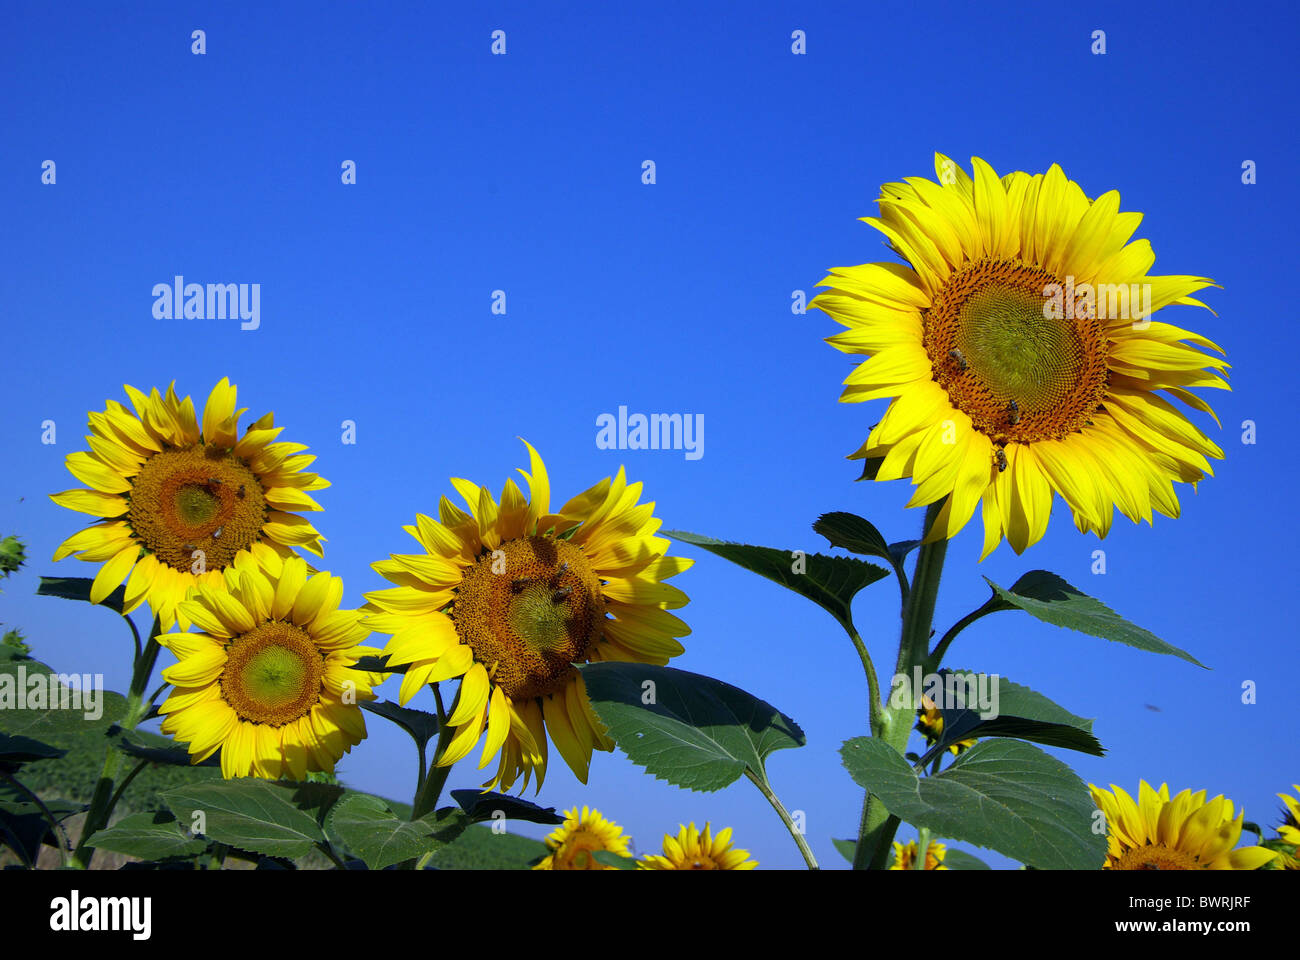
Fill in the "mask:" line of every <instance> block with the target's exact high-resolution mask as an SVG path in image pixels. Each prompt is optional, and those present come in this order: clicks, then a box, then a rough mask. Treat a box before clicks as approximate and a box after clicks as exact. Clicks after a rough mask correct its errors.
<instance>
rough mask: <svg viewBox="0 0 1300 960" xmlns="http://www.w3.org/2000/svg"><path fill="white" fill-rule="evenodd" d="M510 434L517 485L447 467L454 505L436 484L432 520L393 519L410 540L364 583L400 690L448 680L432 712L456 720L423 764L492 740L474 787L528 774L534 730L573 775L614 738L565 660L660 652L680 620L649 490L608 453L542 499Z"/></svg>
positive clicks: (536, 739) (672, 650) (534, 463)
mask: <svg viewBox="0 0 1300 960" xmlns="http://www.w3.org/2000/svg"><path fill="white" fill-rule="evenodd" d="M525 446H527V447H528V453H529V457H530V464H531V465H530V470H531V472H525V471H523V470H520V471H519V472H520V474H522V475H523V477H524V479H525V480H526V481H527V482H528V488H529V492H530V496H529V497H528V498H525V497H524V495H523V493H522V492H521V491H520V489H519V487H518V486H516V485H515V482H514V481H513V480H506V483H505V488H504V489H503V491H502V493H501V501H500V503H498V502H497V501H495V500H494V499H493V498H492V494H491V493H490V492H489V491H488V490H487V489H486V488H480V487H478V486H476V485H475V484H473V483H470V482H469V481H468V480H460V479H453V480H452V481H451V483H452V485H453V486H454V487H455V488H456V489H457V490H458V491H459V492H460V494H461V496H462V497H464V498H465V501H466V503H467V505H468V507H469V512H468V513H466V512H465V511H463V510H460V509H459V508H457V507H456V506H455V505H454V504H452V503H451V501H450V500H448V499H447V498H446V497H443V498H442V501H441V503H440V504H439V508H438V510H439V517H440V519H439V520H433V519H431V518H430V517H426V516H423V515H417V517H416V524H415V526H407V527H405V528H404V529H405V530H406V531H407V533H409V534H411V535H412V536H413V537H415V538H416V540H418V541H419V543H420V545H421V547H422V548H423V550H424V552H423V553H418V554H393V555H392V559H390V560H383V561H380V562H378V563H376V564H374V568H375V570H376V571H378V572H379V573H380V574H381V575H382V576H384V577H385V578H386V579H388V580H389V581H391V582H393V583H395V584H397V586H395V587H393V588H391V589H386V590H378V591H375V592H374V593H369V594H366V599H367V600H368V601H370V603H371V605H373V607H375V608H376V609H377V610H378V611H380V612H378V613H375V614H373V615H371V616H370V617H368V618H367V621H366V622H367V625H368V626H369V627H370V628H371V629H373V630H375V631H376V632H378V633H386V634H390V635H391V636H392V640H390V641H389V642H388V645H387V646H386V647H385V648H384V653H385V654H387V656H388V662H389V664H390V665H400V664H406V665H407V671H406V676H405V677H404V678H403V681H402V687H401V692H400V695H399V698H400V700H401V702H402V703H403V704H405V703H406V702H407V701H409V700H410V699H411V698H412V697H413V696H415V694H416V693H417V692H418V691H419V690H420V689H421V688H422V687H423V686H424V685H425V684H428V683H434V682H438V681H442V680H451V679H453V678H459V679H460V688H459V690H458V692H457V697H456V703H455V706H454V707H453V709H452V710H451V713H450V715H449V717H448V721H447V722H448V725H449V727H452V728H455V734H454V736H452V738H451V740H450V741H449V742H448V744H447V747H446V750H445V751H444V752H443V753H442V755H441V757H440V759H439V760H438V764H439V765H441V766H448V765H450V764H453V763H455V762H456V761H458V760H460V759H461V758H463V757H464V756H466V755H467V754H468V753H469V752H470V750H472V749H473V748H474V745H475V744H477V743H478V741H479V739H480V738H483V739H484V741H485V742H484V744H483V753H482V756H481V758H480V761H479V768H480V769H482V768H483V767H485V766H487V764H488V762H489V761H490V760H491V759H492V758H493V757H494V756H496V755H497V753H498V752H499V753H500V760H499V762H498V765H497V772H496V775H495V777H493V779H492V780H491V781H490V782H489V784H488V785H489V786H493V787H496V786H500V787H501V788H502V789H507V790H508V789H509V788H510V787H511V786H512V785H513V784H514V782H515V781H516V779H517V778H518V777H519V775H520V774H521V773H522V774H523V775H524V784H525V786H526V785H527V783H528V777H529V776H530V775H531V774H532V773H533V772H534V771H535V772H536V773H537V786H538V788H540V787H541V782H542V778H543V777H544V776H545V773H546V758H547V747H546V737H547V734H548V733H549V735H550V738H551V740H552V741H553V742H554V743H555V746H556V748H557V749H558V750H559V752H560V756H562V757H563V758H564V761H565V762H566V763H567V764H568V765H569V767H570V769H572V770H573V773H574V775H575V776H576V777H577V778H578V779H579V780H581V781H583V782H584V783H585V782H586V780H587V768H588V765H589V764H590V762H591V753H592V751H593V750H612V749H613V748H614V744H613V741H612V740H610V739H609V737H608V736H606V733H605V728H604V727H603V725H602V724H601V723H600V721H599V720H598V719H597V718H596V715H595V713H594V712H593V711H592V708H591V702H590V701H589V700H588V698H587V691H586V687H585V685H584V684H583V681H582V675H581V674H580V673H579V672H578V670H577V669H576V668H575V667H574V666H573V664H575V663H583V662H588V661H598V660H624V661H632V662H637V663H654V664H665V663H667V662H668V660H669V658H671V657H675V656H677V655H678V654H680V653H682V652H683V648H682V645H681V644H680V643H678V642H677V639H676V638H677V637H684V636H686V635H687V634H689V633H690V629H689V628H688V627H687V626H686V624H685V623H683V622H682V621H681V620H679V619H678V618H677V617H675V616H673V615H672V614H671V613H669V612H668V610H670V609H673V608H677V607H681V606H683V605H684V604H685V603H686V602H687V597H686V594H684V593H682V591H680V590H678V589H677V588H676V587H673V586H671V585H670V584H667V583H665V582H664V581H665V580H667V579H668V578H669V577H673V576H676V575H677V574H679V573H681V572H682V571H683V570H685V569H687V568H688V567H689V566H690V565H691V563H692V561H690V560H687V559H684V558H681V557H670V556H668V555H667V553H668V548H669V547H670V546H671V541H669V540H667V539H665V538H663V537H657V536H655V532H656V531H657V530H658V529H659V526H660V523H661V521H659V520H657V519H656V518H655V516H654V504H653V503H638V502H637V501H638V500H639V499H640V496H641V484H640V483H634V484H629V483H628V482H627V480H626V478H625V476H624V473H623V469H622V468H621V467H620V468H619V471H618V475H617V476H615V477H614V478H613V480H610V479H609V478H608V477H607V478H606V479H604V480H602V481H601V482H600V483H598V484H596V485H595V486H594V487H592V488H591V489H589V490H587V491H586V492H585V493H581V494H579V495H578V496H576V497H574V498H573V499H572V500H570V501H569V502H568V503H566V504H565V505H564V506H563V507H561V508H560V510H559V512H558V513H551V512H550V481H549V480H548V478H547V474H546V467H545V465H544V464H543V463H542V458H541V457H540V456H539V455H538V453H537V451H536V450H534V449H533V448H532V446H530V445H528V444H527V443H526V442H525ZM485 733H486V737H484V734H485Z"/></svg>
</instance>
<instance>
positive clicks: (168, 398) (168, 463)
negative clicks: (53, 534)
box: [50, 378, 329, 630]
mask: <svg viewBox="0 0 1300 960" xmlns="http://www.w3.org/2000/svg"><path fill="white" fill-rule="evenodd" d="M125 390H126V393H127V395H128V396H129V397H130V398H131V402H132V403H133V404H134V405H135V413H132V412H131V411H129V410H127V408H126V407H125V406H123V405H122V404H120V403H117V402H116V401H114V400H110V401H108V404H107V407H106V409H105V410H104V412H103V413H95V412H92V413H91V414H90V436H88V437H87V438H86V439H87V441H89V443H90V452H88V453H87V452H85V451H79V452H77V453H73V454H69V455H68V459H67V466H68V470H69V471H70V472H71V473H72V475H73V476H75V477H76V478H77V479H78V480H80V481H81V482H82V483H85V484H86V485H87V486H88V487H89V488H90V489H84V490H67V491H65V492H63V493H56V494H52V495H51V497H50V499H51V500H53V501H54V502H55V503H57V504H59V505H61V506H64V507H68V508H69V509H71V510H77V511H79V512H81V513H88V514H90V515H91V516H93V517H98V518H99V522H97V523H95V524H94V525H92V526H90V527H87V528H86V529H85V530H82V531H81V532H80V533H76V534H74V535H73V536H71V537H69V538H68V539H67V540H65V541H64V542H63V544H62V545H61V546H60V547H59V549H58V550H56V551H55V553H54V559H55V560H61V559H63V558H64V557H66V556H68V555H70V554H74V553H75V554H77V555H78V556H79V557H80V559H82V560H89V561H92V562H95V563H102V564H103V566H102V567H100V569H99V572H98V573H97V574H96V575H95V579H94V583H93V584H92V585H91V588H90V599H91V600H92V601H93V602H94V603H99V602H101V601H102V600H104V598H106V597H107V596H108V595H109V594H111V593H112V592H113V590H114V588H116V587H117V586H118V585H119V584H120V583H121V582H122V581H123V580H126V591H125V592H126V599H125V604H124V608H123V609H124V612H126V613H130V612H131V611H132V610H135V609H136V608H137V607H138V606H139V605H140V604H141V603H143V602H145V601H146V600H147V601H148V602H149V606H150V607H151V608H152V609H153V611H154V613H155V614H156V615H157V616H158V618H159V620H160V621H161V625H162V629H163V630H170V629H171V628H172V626H173V625H175V624H177V623H179V624H180V626H181V628H182V629H185V628H187V627H188V623H187V622H186V620H185V618H184V615H183V614H180V613H179V612H178V611H177V605H178V604H179V603H180V602H181V601H182V600H184V599H185V596H186V593H187V592H188V591H189V589H190V588H191V587H193V586H196V585H199V584H207V585H209V586H212V587H220V586H221V584H222V583H223V582H224V581H223V577H222V574H223V572H224V571H226V570H229V569H231V568H232V567H233V566H234V564H235V561H236V560H237V559H239V558H240V557H248V556H251V557H253V558H256V559H257V560H258V561H259V562H260V563H262V564H263V565H266V564H273V565H275V566H276V567H277V568H278V566H279V563H280V561H281V560H282V559H283V558H284V557H287V556H290V555H291V554H292V553H293V548H294V547H302V548H303V549H305V550H309V551H311V552H312V553H315V554H317V555H319V554H320V553H321V541H322V537H321V536H320V534H318V533H317V532H316V531H315V530H314V529H312V526H311V524H310V523H308V522H307V520H306V519H304V518H303V517H301V516H299V515H298V513H296V512H291V511H304V510H319V509H321V507H320V505H319V504H318V503H316V501H315V500H313V499H312V498H311V497H310V496H309V495H308V493H307V491H309V490H322V489H324V488H325V487H328V486H329V481H327V480H322V479H321V478H320V477H318V476H317V475H316V474H314V473H303V472H302V471H303V468H304V467H306V466H307V465H308V464H310V463H311V462H312V461H313V460H315V459H316V458H315V457H313V456H307V455H304V454H302V453H301V451H303V450H306V449H307V448H306V447H305V446H303V445H302V444H298V443H276V442H273V441H275V438H276V437H277V436H278V435H279V433H280V431H281V430H282V429H284V428H283V427H277V426H275V425H274V415H273V414H270V413H268V414H266V415H265V416H263V417H262V418H261V419H259V420H257V421H255V422H253V423H251V424H249V425H248V428H247V430H246V431H245V433H244V435H243V436H242V437H240V436H239V433H238V426H239V418H240V416H241V415H242V414H243V413H244V411H243V410H236V409H235V388H234V387H232V386H231V385H230V382H229V380H227V379H225V378H222V380H221V382H220V383H218V384H217V385H216V386H215V387H214V388H213V389H212V393H211V395H210V396H209V397H208V402H207V406H206V407H205V408H204V411H203V418H202V421H201V422H200V421H199V420H198V418H197V417H196V416H195V412H194V404H193V402H192V401H191V400H190V398H189V397H186V398H185V399H184V400H180V399H178V398H177V396H176V391H175V385H174V384H173V385H172V386H169V387H168V388H167V393H166V395H165V396H164V395H161V394H159V392H158V390H157V388H154V390H153V391H152V393H150V395H149V396H145V395H144V394H143V393H141V392H140V391H139V390H137V389H135V388H134V387H131V386H127V387H125Z"/></svg>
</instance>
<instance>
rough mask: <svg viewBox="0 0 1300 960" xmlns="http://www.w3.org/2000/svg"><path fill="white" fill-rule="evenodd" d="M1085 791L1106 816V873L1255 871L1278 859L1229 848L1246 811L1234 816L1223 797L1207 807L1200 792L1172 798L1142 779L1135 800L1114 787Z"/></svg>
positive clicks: (1272, 854) (1258, 851)
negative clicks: (1120, 871)
mask: <svg viewBox="0 0 1300 960" xmlns="http://www.w3.org/2000/svg"><path fill="white" fill-rule="evenodd" d="M1089 789H1091V791H1092V799H1093V802H1094V803H1096V804H1097V809H1099V810H1101V811H1102V812H1103V813H1104V814H1105V815H1106V826H1107V849H1106V862H1105V864H1104V865H1103V866H1104V867H1105V869H1107V870H1255V869H1258V868H1259V867H1261V866H1263V865H1264V864H1266V863H1268V862H1269V861H1271V860H1272V859H1274V858H1275V857H1276V856H1277V853H1276V852H1274V851H1272V850H1268V849H1266V848H1264V847H1260V846H1254V847H1242V848H1240V849H1233V848H1234V847H1236V846H1237V841H1238V840H1240V839H1241V829H1242V824H1243V823H1244V822H1245V812H1244V811H1242V812H1239V813H1237V814H1236V816H1234V815H1233V812H1232V801H1231V800H1229V799H1227V798H1226V797H1224V796H1223V795H1219V796H1217V797H1215V798H1214V799H1213V800H1210V801H1209V802H1208V803H1207V802H1206V800H1205V791H1204V790H1200V791H1197V792H1196V793H1192V791H1191V790H1184V791H1183V792H1182V793H1180V794H1178V795H1177V796H1175V797H1174V798H1173V799H1172V800H1171V799H1170V797H1169V787H1168V786H1167V785H1165V784H1161V785H1160V789H1159V790H1153V789H1152V788H1151V786H1150V784H1148V783H1147V782H1146V781H1145V780H1143V781H1141V782H1140V783H1139V785H1138V799H1137V802H1134V800H1133V798H1132V797H1130V796H1129V795H1128V794H1127V793H1125V792H1124V790H1123V789H1121V788H1120V787H1117V786H1115V785H1114V784H1111V789H1110V790H1102V789H1101V788H1100V787H1095V786H1092V785H1091V784H1089ZM1111 791H1114V792H1113V793H1112V792H1111Z"/></svg>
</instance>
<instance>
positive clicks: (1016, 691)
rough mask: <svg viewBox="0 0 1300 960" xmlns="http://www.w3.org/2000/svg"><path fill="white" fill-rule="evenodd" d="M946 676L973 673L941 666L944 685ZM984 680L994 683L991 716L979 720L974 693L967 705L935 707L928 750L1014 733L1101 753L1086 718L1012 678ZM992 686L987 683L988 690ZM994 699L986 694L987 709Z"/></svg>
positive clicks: (962, 687) (944, 700) (1052, 744)
mask: <svg viewBox="0 0 1300 960" xmlns="http://www.w3.org/2000/svg"><path fill="white" fill-rule="evenodd" d="M949 675H952V676H955V677H962V676H978V675H977V674H975V673H974V671H971V670H940V671H939V672H938V674H937V676H940V677H943V678H944V682H945V689H946V685H947V683H948V680H947V677H948V676H949ZM985 683H986V684H989V685H992V684H993V683H996V684H997V698H996V700H997V703H996V705H995V706H996V716H991V717H989V719H987V720H985V719H983V718H982V717H981V716H980V708H979V705H978V704H976V703H974V697H971V698H968V699H969V701H970V705H969V706H966V707H958V706H952V707H940V713H942V714H943V735H942V736H941V737H940V739H939V742H938V743H936V744H935V745H934V746H933V747H931V748H930V753H931V754H932V755H933V754H937V753H939V752H942V751H943V750H946V749H947V748H948V747H949V746H951V745H952V744H954V743H956V742H957V741H959V740H966V739H968V738H970V737H1015V738H1017V739H1019V740H1032V741H1033V742H1034V743H1042V744H1045V745H1047V746H1049V747H1064V748H1066V749H1068V750H1078V751H1079V752H1081V753H1088V754H1092V755H1093V756H1095V757H1100V756H1104V755H1105V753H1106V751H1105V749H1103V747H1102V745H1101V743H1100V742H1099V741H1098V740H1097V738H1096V737H1094V736H1093V735H1092V721H1091V720H1087V719H1084V718H1083V717H1076V716H1075V715H1074V714H1072V713H1071V712H1070V711H1069V710H1066V709H1065V708H1064V707H1062V706H1059V705H1058V704H1056V703H1053V702H1052V701H1051V700H1049V699H1048V698H1047V697H1045V696H1043V695H1042V694H1041V693H1038V692H1037V691H1035V690H1031V689H1030V688H1029V687H1024V686H1021V685H1020V684H1018V683H1012V682H1011V681H1010V680H1007V679H1006V678H1005V677H1000V676H998V675H997V674H994V675H992V676H990V677H989V678H988V679H987V680H986V681H985ZM955 688H956V689H957V690H961V691H963V696H964V695H965V693H966V692H973V691H968V690H966V684H964V683H960V682H959V683H957V684H956V685H955ZM991 689H992V688H991V686H990V687H989V690H990V692H991ZM946 697H947V695H946V694H945V695H944V697H943V698H941V699H940V700H939V702H940V703H948V702H950V701H948V700H947V698H946ZM993 699H994V698H993V697H991V696H990V697H989V698H988V701H989V704H990V709H993V708H994V704H993V703H992V701H993Z"/></svg>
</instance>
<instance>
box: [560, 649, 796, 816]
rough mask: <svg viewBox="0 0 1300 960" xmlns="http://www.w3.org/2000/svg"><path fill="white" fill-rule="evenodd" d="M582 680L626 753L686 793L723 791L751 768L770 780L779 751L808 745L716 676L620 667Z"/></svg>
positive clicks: (587, 670) (593, 671)
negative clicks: (771, 758) (772, 758)
mask: <svg viewBox="0 0 1300 960" xmlns="http://www.w3.org/2000/svg"><path fill="white" fill-rule="evenodd" d="M582 676H583V680H584V681H585V682H586V686H587V695H588V696H589V697H590V699H591V705H592V707H593V708H594V709H595V711H596V715H597V716H598V717H600V720H601V722H602V723H604V724H605V726H606V727H607V728H608V729H609V735H610V736H611V737H612V738H613V739H614V742H615V743H617V744H618V746H619V749H621V750H622V751H623V752H624V753H626V754H627V756H628V758H629V759H630V760H631V761H632V762H633V763H635V764H637V766H640V767H644V768H645V770H646V772H647V773H650V774H653V775H654V776H655V777H657V778H659V779H660V780H667V781H668V782H669V783H671V784H675V785H676V786H679V787H686V788H687V789H690V790H701V791H708V792H711V791H714V790H721V789H722V788H723V787H725V786H728V785H729V784H731V783H734V782H735V781H736V780H737V779H738V778H739V777H740V776H741V774H743V773H744V772H745V769H746V768H748V769H749V770H751V771H753V773H754V774H756V775H757V776H758V777H760V778H762V779H764V780H766V778H767V772H766V770H765V769H764V764H765V762H766V760H767V757H768V755H769V754H771V753H772V751H774V750H781V749H784V748H788V747H802V746H803V745H804V744H805V743H806V742H807V740H806V738H805V737H804V733H803V731H802V730H800V729H799V725H798V724H797V723H795V722H794V721H793V720H791V719H790V718H789V717H787V716H786V715H785V714H783V713H781V712H780V711H779V710H777V709H776V708H775V707H773V706H772V705H771V704H770V703H766V702H765V701H763V700H759V699H758V698H757V697H755V696H753V695H752V694H749V693H746V692H745V691H744V690H740V689H738V688H737V687H733V686H731V685H730V684H726V683H723V682H722V681H720V680H714V679H712V678H711V677H702V676H700V675H699V674H696V673H687V672H686V671H685V670H677V669H675V668H673V667H659V666H654V665H652V664H644V663H613V662H608V663H589V664H586V665H584V666H583V667H582ZM647 682H650V683H651V684H652V686H646V683H647ZM643 698H647V699H652V700H653V702H652V703H645V702H644V700H643Z"/></svg>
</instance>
